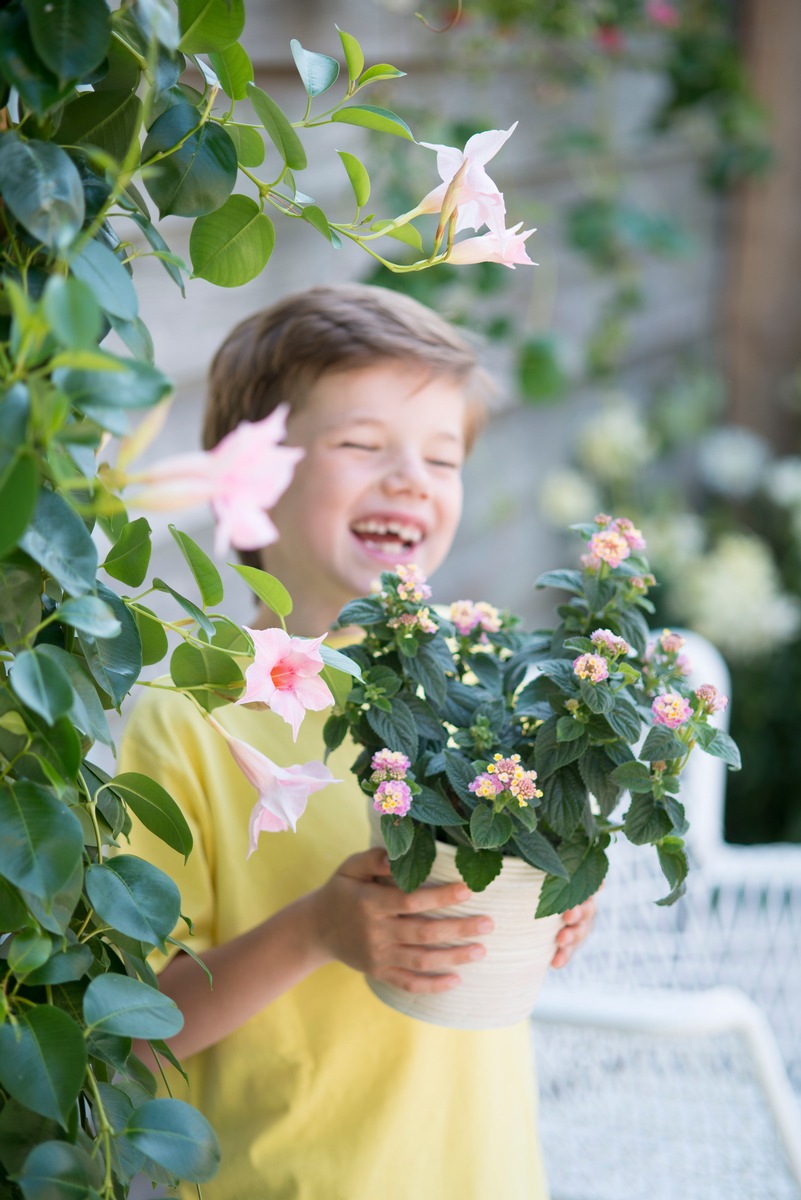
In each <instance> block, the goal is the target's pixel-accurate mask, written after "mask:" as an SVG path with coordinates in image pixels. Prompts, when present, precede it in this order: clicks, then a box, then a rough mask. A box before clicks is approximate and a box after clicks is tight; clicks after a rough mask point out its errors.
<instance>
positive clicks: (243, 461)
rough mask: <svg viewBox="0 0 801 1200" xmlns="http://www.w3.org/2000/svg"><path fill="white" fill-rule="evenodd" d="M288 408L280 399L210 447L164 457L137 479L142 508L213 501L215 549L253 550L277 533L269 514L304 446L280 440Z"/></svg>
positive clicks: (221, 552) (176, 506)
mask: <svg viewBox="0 0 801 1200" xmlns="http://www.w3.org/2000/svg"><path fill="white" fill-rule="evenodd" d="M288 411H289V409H288V407H287V405H285V404H282V405H281V406H280V407H279V408H277V409H276V410H275V411H274V412H272V413H270V415H269V416H268V417H265V418H264V420H263V421H242V422H240V424H239V425H238V426H237V427H236V429H234V430H232V431H231V433H229V434H226V436H225V437H224V438H223V439H222V440H221V441H220V442H219V443H218V444H217V445H216V446H215V447H214V449H213V450H208V451H198V452H197V453H193V454H175V455H173V456H171V457H170V458H165V459H164V460H163V461H162V462H160V463H157V464H156V465H155V466H154V467H152V468H151V469H150V470H149V471H147V472H146V473H145V474H144V475H143V476H142V477H141V479H140V482H142V483H143V484H144V485H145V490H144V491H143V492H142V493H141V494H140V495H139V496H138V497H136V499H135V503H136V504H137V505H139V506H140V507H142V508H151V509H161V508H167V509H170V510H173V511H174V510H177V509H183V508H192V507H194V506H195V505H196V504H203V503H209V504H211V508H212V512H213V513H214V518H215V521H216V526H217V528H216V533H215V537H214V551H215V553H216V554H218V555H224V554H225V553H226V551H227V550H228V547H229V546H235V547H236V548H237V549H238V550H257V549H259V548H260V547H261V546H267V545H269V543H270V542H274V541H276V539H277V538H278V530H277V529H276V528H275V525H274V524H273V522H272V521H271V520H270V518H269V517H268V516H267V509H270V508H272V506H273V505H274V504H275V502H276V501H277V500H278V498H279V497H280V496H281V495H282V494H283V492H285V491H286V489H287V487H288V486H289V484H290V482H291V480H292V475H293V473H294V470H295V465H296V463H297V462H298V460H299V459H301V458H302V457H303V454H304V451H303V450H301V449H300V448H299V447H297V446H280V445H279V444H278V443H279V442H280V441H281V439H282V438H283V437H284V436H285V434H286V418H287V413H288Z"/></svg>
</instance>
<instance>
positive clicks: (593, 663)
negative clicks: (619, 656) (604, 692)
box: [573, 654, 609, 683]
mask: <svg viewBox="0 0 801 1200" xmlns="http://www.w3.org/2000/svg"><path fill="white" fill-rule="evenodd" d="M573 674H574V675H576V676H577V677H578V678H579V679H586V680H587V682H588V683H600V682H601V681H602V680H603V679H608V678H609V664H608V663H607V661H606V659H605V658H604V657H603V656H602V655H600V654H580V655H579V656H578V658H574V659H573Z"/></svg>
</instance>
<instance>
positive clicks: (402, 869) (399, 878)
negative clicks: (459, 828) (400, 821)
mask: <svg viewBox="0 0 801 1200" xmlns="http://www.w3.org/2000/svg"><path fill="white" fill-rule="evenodd" d="M436 854H437V846H436V842H435V841H434V834H433V833H432V832H431V830H430V829H429V828H428V826H426V825H415V828H414V837H413V839H412V844H411V846H410V847H409V849H408V850H407V851H406V853H405V854H404V855H402V856H401V857H400V858H392V859H390V867H391V869H392V878H393V879H394V880H395V882H396V883H397V885H398V887H399V888H400V889H401V891H403V892H414V891H416V890H417V888H419V887H420V886H421V885H422V884H424V883H425V881H426V879H428V876H429V875H430V874H431V868H432V867H433V865H434V859H435V858H436Z"/></svg>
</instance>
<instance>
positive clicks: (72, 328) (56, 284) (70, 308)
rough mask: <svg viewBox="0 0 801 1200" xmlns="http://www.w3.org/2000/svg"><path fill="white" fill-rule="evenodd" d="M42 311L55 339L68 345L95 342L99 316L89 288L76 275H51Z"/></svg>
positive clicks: (83, 344)
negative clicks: (75, 277)
mask: <svg viewBox="0 0 801 1200" xmlns="http://www.w3.org/2000/svg"><path fill="white" fill-rule="evenodd" d="M43 306H44V314H45V316H46V317H47V319H48V321H49V322H50V325H51V327H52V329H53V332H54V333H55V335H56V337H57V338H58V340H59V341H60V342H61V343H62V344H63V345H65V346H69V347H70V348H71V349H84V348H86V347H89V346H96V345H97V343H98V340H99V338H100V334H101V328H102V324H103V322H102V318H101V316H100V309H99V307H98V304H97V301H96V300H95V298H94V295H93V294H92V291H91V289H90V288H88V287H87V286H86V284H85V283H81V281H80V279H73V278H71V277H70V276H68V277H67V278H65V277H64V276H63V275H51V276H50V278H49V279H48V281H47V286H46V287H45V290H44V299H43Z"/></svg>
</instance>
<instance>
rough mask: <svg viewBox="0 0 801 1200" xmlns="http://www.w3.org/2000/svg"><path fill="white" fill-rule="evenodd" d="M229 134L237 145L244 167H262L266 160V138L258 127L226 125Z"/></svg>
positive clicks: (237, 153)
mask: <svg viewBox="0 0 801 1200" xmlns="http://www.w3.org/2000/svg"><path fill="white" fill-rule="evenodd" d="M225 128H226V130H227V132H228V136H229V137H230V139H231V141H232V142H233V143H234V146H235V147H236V157H237V160H238V162H239V163H241V165H242V166H243V167H260V166H261V164H262V163H263V162H264V154H265V150H264V138H263V137H262V135H261V133H260V132H259V130H258V129H251V128H250V127H249V126H247V125H234V124H233V123H231V122H229V123H228V124H227V125H226V126H225Z"/></svg>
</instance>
